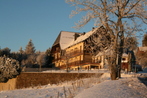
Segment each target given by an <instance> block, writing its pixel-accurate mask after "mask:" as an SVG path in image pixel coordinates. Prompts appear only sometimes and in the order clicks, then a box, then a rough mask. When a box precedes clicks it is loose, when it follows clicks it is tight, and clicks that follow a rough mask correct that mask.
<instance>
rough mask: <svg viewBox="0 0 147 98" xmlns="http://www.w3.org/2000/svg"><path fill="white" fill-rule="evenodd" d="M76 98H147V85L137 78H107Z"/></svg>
mask: <svg viewBox="0 0 147 98" xmlns="http://www.w3.org/2000/svg"><path fill="white" fill-rule="evenodd" d="M75 98H147V87H146V86H145V85H144V84H143V83H141V82H140V81H139V80H138V79H137V78H130V79H120V80H115V81H111V80H106V81H104V82H102V83H100V84H97V85H95V86H94V87H92V88H89V89H87V90H85V91H82V92H81V93H79V94H78V95H77V96H76V97H75Z"/></svg>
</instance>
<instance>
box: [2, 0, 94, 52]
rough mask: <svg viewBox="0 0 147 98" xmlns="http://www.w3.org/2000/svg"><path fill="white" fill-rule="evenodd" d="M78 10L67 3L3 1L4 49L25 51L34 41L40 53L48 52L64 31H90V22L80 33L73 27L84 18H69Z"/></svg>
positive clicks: (54, 1) (37, 0)
mask: <svg viewBox="0 0 147 98" xmlns="http://www.w3.org/2000/svg"><path fill="white" fill-rule="evenodd" d="M74 9H75V8H74V7H71V5H69V4H67V3H65V1H64V0H0V47H1V49H3V48H5V47H8V48H10V49H11V52H13V51H18V50H19V49H20V47H22V48H23V49H25V47H26V45H27V44H28V41H29V40H30V39H32V41H33V43H34V46H35V49H36V50H37V51H38V50H40V51H45V50H46V49H48V48H49V47H51V46H52V44H53V42H54V41H55V39H56V37H57V36H58V34H59V33H60V31H73V32H88V31H90V30H91V28H92V26H93V24H90V23H89V24H88V25H87V26H85V27H84V28H82V29H80V30H75V29H73V28H72V27H73V26H74V23H75V22H77V21H78V20H79V19H80V15H77V16H75V17H73V18H69V15H70V13H71V11H72V10H74Z"/></svg>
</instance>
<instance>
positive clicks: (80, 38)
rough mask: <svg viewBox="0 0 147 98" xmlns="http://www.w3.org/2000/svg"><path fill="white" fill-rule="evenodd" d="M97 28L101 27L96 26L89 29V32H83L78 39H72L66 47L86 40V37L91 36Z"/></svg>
mask: <svg viewBox="0 0 147 98" xmlns="http://www.w3.org/2000/svg"><path fill="white" fill-rule="evenodd" d="M97 29H99V28H95V29H93V30H92V31H89V32H87V33H85V34H81V36H80V37H78V38H77V39H76V40H72V41H71V42H70V43H69V44H68V45H67V46H66V47H65V48H68V47H69V46H72V45H75V44H77V43H79V42H82V41H84V40H85V39H87V38H88V37H90V36H91V35H92V34H93V33H94V32H95V31H96V30H97Z"/></svg>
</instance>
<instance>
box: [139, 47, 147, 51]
mask: <svg viewBox="0 0 147 98" xmlns="http://www.w3.org/2000/svg"><path fill="white" fill-rule="evenodd" d="M138 49H139V50H140V51H144V52H145V51H147V47H138Z"/></svg>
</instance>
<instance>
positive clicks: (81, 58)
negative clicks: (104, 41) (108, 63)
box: [51, 26, 107, 70]
mask: <svg viewBox="0 0 147 98" xmlns="http://www.w3.org/2000/svg"><path fill="white" fill-rule="evenodd" d="M106 32H107V31H106V30H105V28H104V27H103V26H101V27H99V28H93V29H92V30H91V31H90V32H87V33H77V32H66V31H61V32H60V34H59V35H58V37H57V39H56V40H55V42H54V44H53V46H52V49H51V54H52V56H53V58H54V59H53V60H52V63H53V64H54V65H55V67H58V68H60V69H73V70H78V69H87V70H89V69H91V68H97V69H98V68H103V63H102V62H101V60H103V56H95V57H93V55H92V53H95V54H97V53H98V52H99V51H100V48H99V49H93V48H91V47H94V45H93V42H99V40H101V39H100V37H101V36H100V34H101V33H106ZM92 41H93V42H92Z"/></svg>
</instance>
